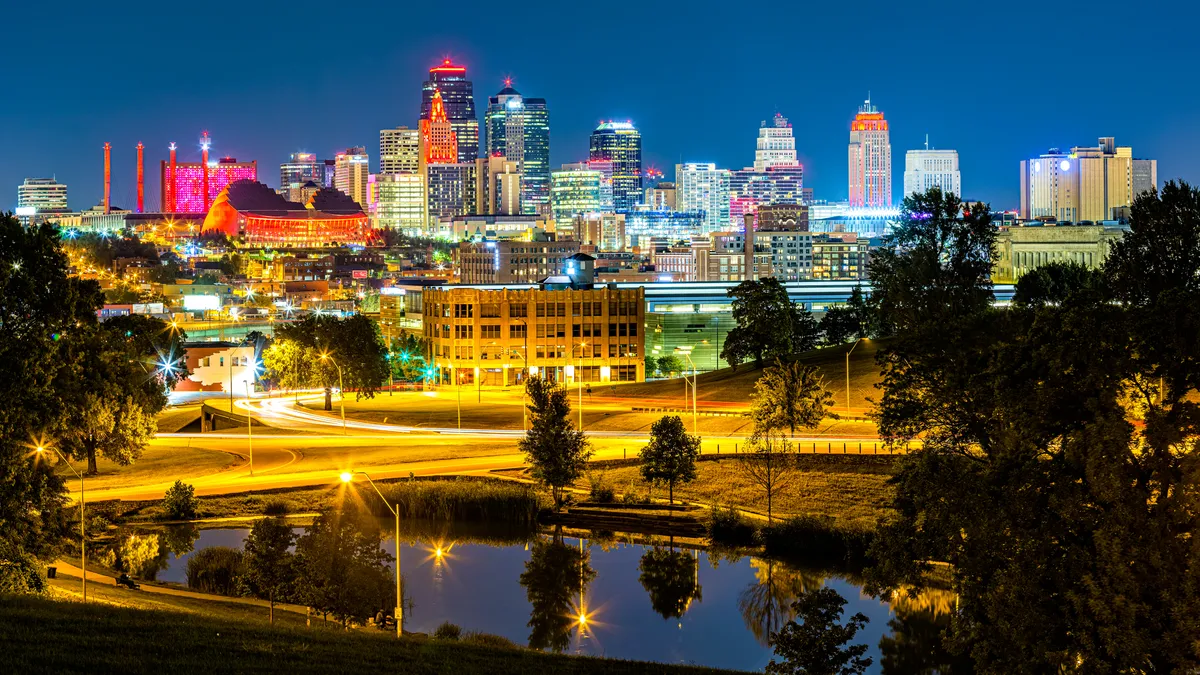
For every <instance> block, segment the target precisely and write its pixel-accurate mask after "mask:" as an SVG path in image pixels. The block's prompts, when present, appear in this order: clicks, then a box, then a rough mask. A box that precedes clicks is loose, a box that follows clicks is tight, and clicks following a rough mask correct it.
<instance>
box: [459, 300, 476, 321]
mask: <svg viewBox="0 0 1200 675" xmlns="http://www.w3.org/2000/svg"><path fill="white" fill-rule="evenodd" d="M474 316H475V305H470V304H465V303H458V304H456V305H454V318H456V319H470V318H473V317H474Z"/></svg>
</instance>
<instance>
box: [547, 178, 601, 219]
mask: <svg viewBox="0 0 1200 675" xmlns="http://www.w3.org/2000/svg"><path fill="white" fill-rule="evenodd" d="M550 207H551V211H552V213H553V214H554V220H555V221H556V222H566V221H569V220H571V219H572V218H574V217H575V216H579V215H583V214H585V213H595V212H599V211H603V210H604V174H603V173H601V172H599V171H594V170H592V169H572V170H563V171H554V172H552V173H551V174H550Z"/></svg>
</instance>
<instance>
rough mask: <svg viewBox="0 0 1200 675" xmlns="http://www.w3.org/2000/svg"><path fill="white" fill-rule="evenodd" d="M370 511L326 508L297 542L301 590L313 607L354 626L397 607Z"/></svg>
mask: <svg viewBox="0 0 1200 675" xmlns="http://www.w3.org/2000/svg"><path fill="white" fill-rule="evenodd" d="M381 539H382V535H381V534H380V530H379V523H378V522H377V521H376V520H375V518H374V517H373V516H370V515H369V514H358V513H353V512H349V511H333V510H325V511H323V512H322V513H321V515H319V516H317V518H316V520H314V521H313V524H312V527H310V528H309V529H308V531H307V532H305V533H304V535H303V536H301V537H300V538H299V539H298V540H297V541H296V567H297V569H298V570H299V576H298V580H297V589H298V590H297V593H298V595H299V598H300V599H301V600H302V601H303V602H305V603H306V604H307V605H308V606H310V607H312V608H313V609H315V610H316V611H318V612H320V613H322V614H329V615H332V616H333V618H334V619H335V620H337V621H339V622H341V624H342V627H344V628H345V627H348V626H349V624H350V622H351V621H357V622H365V621H366V620H367V618H368V617H371V616H374V614H375V612H376V611H378V610H379V609H380V608H383V607H395V606H396V602H395V600H396V597H395V592H396V589H395V586H394V585H393V583H392V571H391V568H390V567H389V566H388V563H390V562H391V561H392V557H391V556H390V555H388V554H387V553H385V552H384V551H383V549H382V548H380V541H381Z"/></svg>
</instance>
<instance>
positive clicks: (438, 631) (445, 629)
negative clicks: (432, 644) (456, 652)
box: [433, 621, 462, 640]
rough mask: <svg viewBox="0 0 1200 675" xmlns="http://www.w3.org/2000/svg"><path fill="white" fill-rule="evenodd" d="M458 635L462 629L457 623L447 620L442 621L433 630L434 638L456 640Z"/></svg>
mask: <svg viewBox="0 0 1200 675" xmlns="http://www.w3.org/2000/svg"><path fill="white" fill-rule="evenodd" d="M460 635H462V629H461V628H459V627H458V624H454V623H450V622H449V621H443V622H442V625H440V626H438V627H437V628H435V629H434V631H433V638H434V639H435V640H457V639H458V638H459V636H460Z"/></svg>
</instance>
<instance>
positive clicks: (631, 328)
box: [629, 323, 637, 337]
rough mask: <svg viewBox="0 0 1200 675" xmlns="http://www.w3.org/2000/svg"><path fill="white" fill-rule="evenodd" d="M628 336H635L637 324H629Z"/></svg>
mask: <svg viewBox="0 0 1200 675" xmlns="http://www.w3.org/2000/svg"><path fill="white" fill-rule="evenodd" d="M629 337H637V324H636V323H631V324H629Z"/></svg>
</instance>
